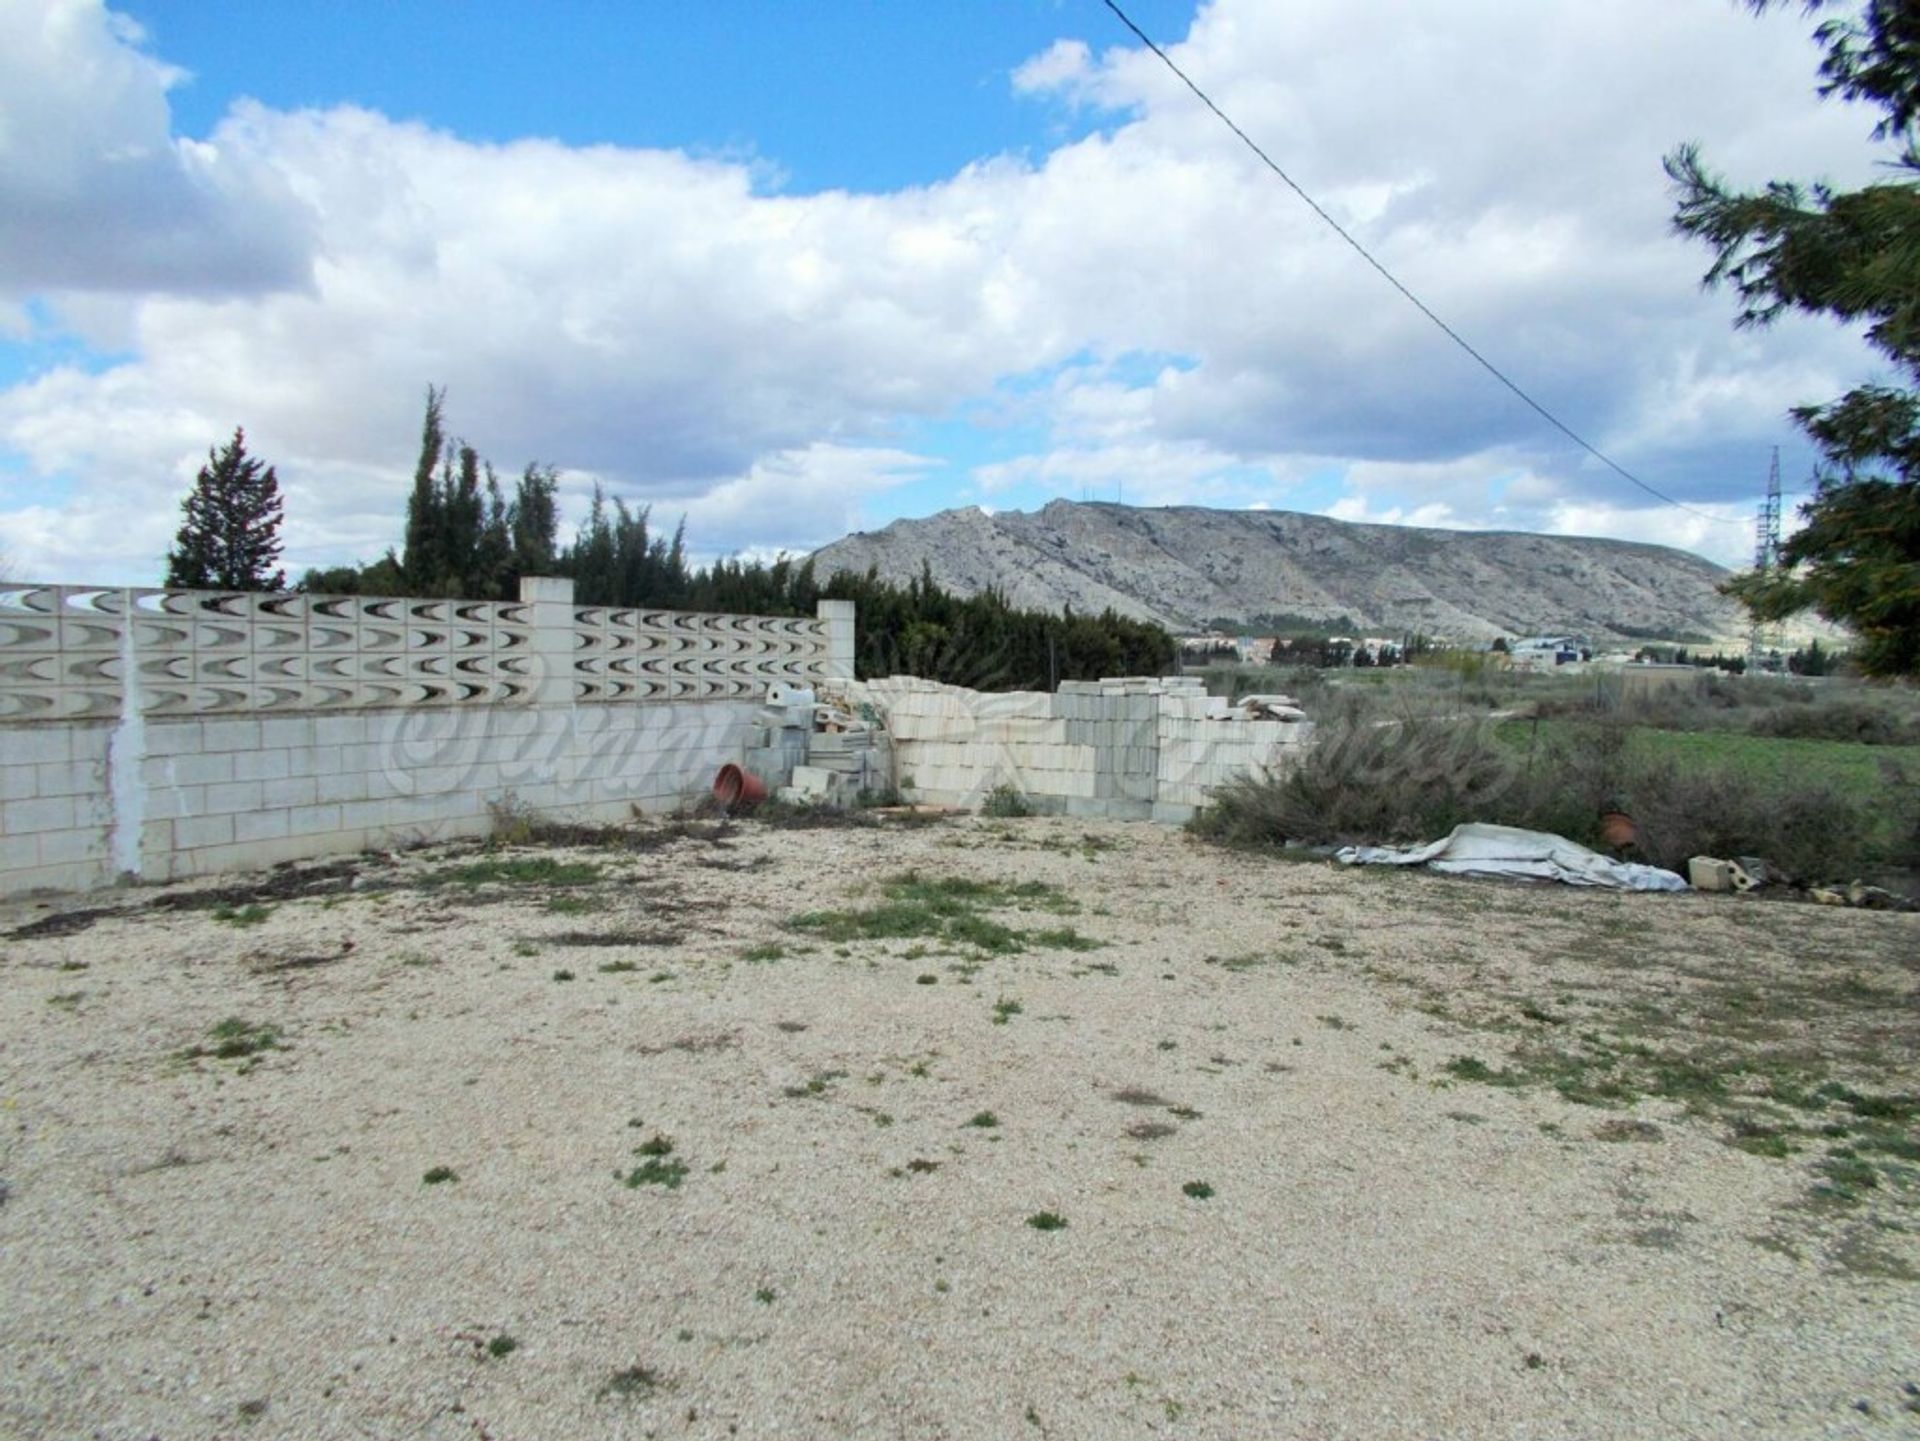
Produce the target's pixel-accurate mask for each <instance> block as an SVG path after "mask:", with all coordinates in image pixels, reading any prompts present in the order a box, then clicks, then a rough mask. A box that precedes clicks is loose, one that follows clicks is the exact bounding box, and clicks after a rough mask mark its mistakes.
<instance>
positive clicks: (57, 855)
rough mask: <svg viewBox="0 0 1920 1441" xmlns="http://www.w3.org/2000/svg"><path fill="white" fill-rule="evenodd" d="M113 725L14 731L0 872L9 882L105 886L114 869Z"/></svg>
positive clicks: (24, 886)
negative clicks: (110, 828)
mask: <svg viewBox="0 0 1920 1441" xmlns="http://www.w3.org/2000/svg"><path fill="white" fill-rule="evenodd" d="M111 734H112V732H111V729H110V728H109V727H107V726H104V725H100V724H91V725H42V726H32V727H23V728H20V729H18V730H9V731H8V732H7V733H6V736H5V738H4V742H0V743H3V744H4V745H5V747H6V750H5V759H4V762H0V879H4V882H5V885H6V887H7V888H8V889H14V890H28V889H33V888H35V887H41V886H51V887H60V888H63V889H64V888H79V887H83V886H92V885H98V884H100V883H101V882H102V881H103V880H106V879H108V878H109V877H111V875H112V874H113V870H112V857H111V852H110V849H109V846H110V835H109V832H108V822H109V821H110V819H111V808H110V806H109V804H108V802H107V797H106V777H107V767H108V747H109V743H110V739H111Z"/></svg>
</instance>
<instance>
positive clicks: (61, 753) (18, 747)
mask: <svg viewBox="0 0 1920 1441" xmlns="http://www.w3.org/2000/svg"><path fill="white" fill-rule="evenodd" d="M73 734H74V728H73V727H72V726H70V725H26V726H9V727H7V729H6V730H5V731H4V732H0V754H4V755H5V757H6V763H7V764H8V765H10V766H14V765H56V764H64V763H65V762H67V761H70V760H72V759H73Z"/></svg>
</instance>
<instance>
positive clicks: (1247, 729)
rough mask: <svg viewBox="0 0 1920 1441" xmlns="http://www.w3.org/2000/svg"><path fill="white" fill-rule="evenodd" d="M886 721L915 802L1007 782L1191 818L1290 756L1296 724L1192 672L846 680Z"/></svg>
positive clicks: (1111, 810) (1080, 800)
mask: <svg viewBox="0 0 1920 1441" xmlns="http://www.w3.org/2000/svg"><path fill="white" fill-rule="evenodd" d="M851 691H852V693H853V694H854V696H855V697H857V698H858V699H860V700H863V701H866V702H867V703H869V704H871V705H872V706H873V707H874V708H875V709H876V710H878V711H879V712H880V713H881V714H882V715H883V716H884V717H885V719H886V724H887V729H888V731H889V732H890V733H891V735H892V740H893V764H894V768H895V770H896V772H897V775H896V781H897V783H898V784H899V785H900V787H901V789H902V792H903V794H906V795H908V796H909V797H910V798H912V799H914V800H921V801H928V802H932V803H935V804H941V805H966V806H976V805H978V804H979V803H980V802H981V801H982V800H984V799H985V797H986V796H987V794H988V793H989V792H991V791H992V790H993V789H994V788H995V787H997V786H1003V785H1004V786H1011V787H1012V788H1013V789H1015V790H1017V791H1019V792H1020V793H1021V794H1022V795H1023V796H1025V797H1026V798H1027V799H1028V801H1030V802H1032V803H1033V804H1034V805H1035V806H1036V808H1038V809H1041V810H1053V811H1059V812H1063V813H1065V814H1067V815H1080V816H1094V817H1109V818H1114V819H1122V820H1146V819H1153V820H1160V821H1171V822H1175V823H1179V822H1184V821H1186V820H1187V819H1189V818H1190V817H1191V816H1192V815H1193V813H1194V811H1195V810H1197V809H1198V808H1199V807H1200V806H1202V805H1204V804H1205V803H1206V801H1207V797H1208V795H1209V794H1210V793H1211V792H1212V790H1213V789H1214V788H1215V787H1216V786H1219V785H1223V784H1225V783H1226V782H1227V781H1230V780H1233V779H1235V778H1236V777H1239V776H1244V775H1248V774H1252V773H1256V772H1261V771H1264V772H1268V773H1273V772H1276V771H1278V770H1281V769H1283V768H1285V767H1286V766H1289V765H1291V764H1293V761H1294V758H1295V757H1296V756H1297V755H1298V754H1299V751H1300V748H1301V747H1303V746H1304V745H1305V744H1306V743H1307V741H1308V739H1309V737H1310V736H1311V734H1312V730H1313V728H1312V726H1311V725H1308V724H1305V723H1302V722H1282V721H1268V720H1251V719H1246V718H1245V717H1243V716H1242V715H1241V714H1240V713H1238V712H1236V711H1234V710H1233V709H1232V708H1231V707H1229V706H1228V705H1227V704H1226V703H1225V702H1224V701H1220V700H1218V699H1214V698H1211V697H1209V696H1208V695H1207V694H1206V693H1205V690H1204V689H1203V687H1202V685H1201V682H1200V681H1198V680H1197V679H1182V678H1177V677H1174V678H1139V677H1133V678H1125V679H1115V680H1100V681H1067V682H1064V683H1063V684H1062V685H1061V687H1060V689H1059V691H1058V692H1057V693H1056V694H1052V695H1048V694H1045V693H1043V692H1035V691H1018V692H1013V693H1010V694H988V693H985V692H980V691H971V690H965V689H962V688H960V687H958V686H946V685H940V684H937V683H935V682H933V681H925V680H919V679H915V678H913V677H907V676H894V677H890V678H888V679H886V680H876V681H868V682H864V683H862V684H860V685H857V686H854V687H852V688H851Z"/></svg>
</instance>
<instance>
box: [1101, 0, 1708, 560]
mask: <svg viewBox="0 0 1920 1441" xmlns="http://www.w3.org/2000/svg"><path fill="white" fill-rule="evenodd" d="M1101 3H1102V4H1104V5H1105V6H1106V7H1107V9H1109V10H1111V11H1112V12H1113V13H1114V14H1115V15H1116V16H1117V17H1119V20H1120V23H1121V24H1122V25H1124V26H1126V27H1127V29H1129V30H1131V31H1132V32H1133V33H1134V34H1135V35H1136V36H1137V37H1139V40H1140V43H1141V44H1142V45H1145V46H1146V47H1147V49H1149V50H1151V51H1152V52H1153V53H1154V54H1155V55H1157V56H1158V57H1159V58H1160V63H1161V64H1162V65H1165V66H1166V67H1167V69H1169V70H1171V71H1172V72H1173V73H1174V74H1175V75H1177V76H1179V77H1180V83H1181V84H1183V85H1185V86H1186V87H1187V89H1189V90H1191V91H1192V92H1193V93H1194V94H1195V95H1196V96H1198V97H1199V99H1200V103H1201V104H1202V105H1204V106H1206V107H1207V109H1209V110H1211V111H1212V112H1213V113H1214V115H1215V116H1217V117H1218V118H1219V121H1220V123H1221V124H1222V125H1224V126H1226V127H1227V129H1229V130H1231V131H1232V132H1233V133H1234V134H1235V135H1236V136H1238V137H1239V139H1240V143H1241V144H1243V145H1245V146H1246V147H1247V149H1249V150H1251V151H1252V152H1253V153H1254V154H1255V155H1257V156H1259V158H1260V161H1261V163H1262V164H1263V165H1265V166H1266V167H1267V169H1269V170H1271V171H1272V172H1273V173H1274V174H1275V175H1278V176H1279V177H1280V178H1281V180H1283V181H1285V182H1286V185H1287V188H1288V189H1289V190H1291V191H1292V192H1293V193H1294V194H1295V195H1297V196H1299V197H1300V198H1301V199H1302V200H1304V201H1305V202H1306V204H1307V208H1308V209H1309V210H1311V211H1312V212H1313V213H1314V214H1315V215H1317V216H1319V217H1320V219H1321V220H1323V221H1325V222H1326V224H1327V228H1328V229H1330V230H1331V231H1333V233H1334V234H1335V235H1337V236H1339V237H1340V238H1341V239H1342V240H1344V241H1346V242H1347V244H1348V245H1349V246H1351V247H1352V248H1353V251H1354V253H1355V254H1357V255H1358V256H1359V257H1360V258H1361V259H1362V260H1364V261H1366V262H1367V264H1368V265H1371V266H1372V267H1373V268H1374V269H1375V270H1376V271H1378V272H1379V273H1380V276H1381V278H1382V279H1383V280H1385V281H1386V282H1387V284H1389V285H1391V286H1392V287H1393V288H1394V289H1395V290H1397V291H1399V292H1400V294H1401V295H1402V296H1404V297H1405V298H1406V300H1407V302H1408V303H1409V304H1411V305H1412V306H1413V308H1414V309H1415V310H1418V311H1419V312H1420V313H1421V314H1422V315H1424V316H1426V318H1427V319H1428V320H1431V321H1432V322H1433V323H1434V324H1435V325H1436V326H1438V327H1439V328H1440V330H1441V331H1442V332H1443V333H1444V334H1445V335H1446V337H1447V338H1448V339H1449V340H1451V341H1452V342H1453V343H1454V344H1455V345H1457V346H1459V347H1460V348H1461V349H1462V350H1464V351H1465V352H1466V353H1467V354H1468V355H1470V356H1472V357H1473V358H1474V360H1475V361H1477V362H1478V363H1479V365H1480V368H1481V369H1482V370H1484V371H1486V372H1487V374H1489V375H1491V376H1492V377H1493V378H1494V379H1495V380H1497V381H1499V382H1500V383H1501V384H1502V385H1504V386H1506V388H1507V389H1508V390H1511V391H1512V392H1513V393H1514V394H1515V395H1517V396H1519V397H1520V399H1521V400H1522V401H1523V402H1524V403H1525V404H1526V405H1527V406H1528V408H1529V409H1531V410H1532V411H1534V413H1535V414H1537V415H1538V416H1539V417H1540V418H1541V419H1542V420H1544V421H1546V422H1547V424H1548V425H1551V426H1552V427H1553V428H1554V429H1555V430H1557V431H1559V432H1560V433H1561V434H1562V435H1564V436H1566V437H1567V439H1568V440H1571V441H1572V442H1573V443H1574V444H1575V445H1577V446H1579V447H1580V448H1581V449H1582V450H1584V451H1586V453H1587V454H1588V455H1591V456H1592V457H1593V458H1594V459H1595V460H1597V461H1599V462H1600V463H1601V464H1602V465H1604V466H1606V467H1607V469H1609V470H1611V471H1612V472H1613V473H1614V474H1616V475H1618V476H1619V477H1620V478H1621V479H1622V480H1626V481H1629V482H1631V483H1632V484H1634V485H1637V486H1639V487H1640V489H1642V490H1644V491H1645V492H1646V493H1647V494H1648V495H1650V496H1652V497H1653V498H1654V499H1655V500H1658V501H1663V502H1665V503H1666V504H1667V505H1670V506H1673V507H1674V508H1675V509H1676V510H1684V511H1686V512H1687V513H1688V514H1689V515H1697V516H1699V517H1700V518H1701V519H1702V520H1708V521H1712V522H1713V523H1714V524H1716V525H1740V524H1744V523H1743V522H1740V521H1735V520H1731V519H1729V518H1728V517H1726V516H1720V515H1713V514H1711V513H1710V512H1708V511H1704V510H1700V509H1698V508H1697V507H1695V506H1691V505H1688V504H1687V503H1686V502H1685V501H1683V500H1675V499H1674V498H1673V497H1672V496H1670V495H1668V494H1667V493H1666V492H1665V491H1662V490H1657V489H1655V488H1654V487H1653V486H1651V485H1648V484H1647V482H1646V481H1644V480H1642V479H1641V478H1640V477H1639V476H1637V475H1635V474H1634V473H1633V472H1632V471H1630V470H1628V469H1627V468H1626V467H1625V466H1624V465H1621V464H1620V463H1619V462H1618V461H1616V460H1614V459H1613V458H1612V457H1611V456H1609V455H1607V454H1606V453H1605V452H1603V451H1602V450H1601V449H1600V448H1599V447H1598V446H1596V445H1594V444H1593V443H1592V442H1590V441H1589V440H1587V439H1586V437H1585V436H1583V435H1581V434H1580V433H1579V432H1578V431H1577V430H1575V429H1574V428H1573V427H1572V426H1570V425H1568V424H1567V423H1566V422H1565V421H1564V420H1562V419H1561V418H1560V417H1559V416H1557V415H1555V414H1554V413H1553V412H1552V411H1551V410H1548V409H1547V408H1546V406H1544V405H1542V404H1541V403H1540V402H1539V401H1537V400H1535V399H1534V398H1533V397H1532V396H1531V395H1529V394H1528V393H1527V392H1526V390H1525V389H1524V388H1523V387H1522V386H1521V385H1520V383H1519V382H1518V381H1516V380H1514V379H1513V378H1512V377H1511V376H1509V375H1508V374H1507V373H1506V372H1505V371H1504V370H1502V369H1501V368H1500V367H1499V366H1497V365H1495V364H1494V363H1493V362H1492V361H1491V360H1489V359H1487V357H1486V356H1484V355H1482V354H1481V353H1480V352H1479V351H1478V350H1476V349H1475V348H1474V347H1473V345H1472V343H1471V342H1469V341H1468V340H1467V338H1466V337H1465V336H1463V335H1462V334H1461V333H1460V332H1459V331H1457V330H1455V329H1454V328H1453V327H1452V326H1451V325H1449V324H1447V322H1446V321H1444V320H1442V319H1441V318H1440V317H1439V316H1438V315H1436V314H1435V313H1434V312H1433V309H1432V308H1431V307H1430V306H1429V305H1428V304H1427V303H1426V302H1425V301H1424V300H1422V299H1421V298H1420V297H1419V296H1417V295H1415V294H1414V293H1413V292H1412V291H1411V290H1409V289H1408V288H1407V287H1406V286H1405V285H1403V284H1402V283H1401V281H1400V278H1399V277H1398V276H1396V275H1395V274H1394V273H1393V272H1392V271H1391V270H1389V269H1387V267H1386V266H1385V265H1383V264H1381V262H1380V261H1378V260H1376V259H1375V258H1374V256H1373V253H1372V252H1371V251H1369V250H1368V249H1367V247H1366V246H1364V245H1362V244H1361V243H1360V242H1359V241H1358V240H1356V239H1355V238H1354V237H1353V235H1352V234H1351V233H1349V232H1348V230H1347V229H1346V227H1345V226H1343V225H1341V223H1340V222H1339V221H1337V220H1335V219H1334V218H1333V217H1332V216H1331V215H1329V214H1327V212H1326V210H1325V209H1323V208H1322V207H1321V205H1320V202H1319V201H1317V200H1315V199H1314V198H1313V197H1312V196H1311V195H1309V194H1307V192H1306V191H1305V190H1303V189H1301V188H1300V184H1299V182H1298V181H1296V180H1295V179H1294V178H1293V177H1292V176H1291V175H1289V174H1287V172H1286V171H1285V170H1283V169H1281V168H1280V165H1279V163H1278V162H1277V161H1275V160H1274V158H1273V157H1272V156H1271V155H1269V154H1267V152H1266V151H1265V150H1263V149H1261V148H1260V145H1259V143H1258V142H1256V141H1255V140H1254V138H1253V137H1252V136H1251V135H1249V134H1247V132H1246V131H1244V130H1242V129H1241V128H1240V127H1239V126H1238V125H1236V124H1235V123H1234V121H1233V117H1232V116H1230V115H1228V114H1227V112H1226V111H1224V110H1222V109H1221V108H1220V107H1219V106H1218V105H1216V104H1214V103H1213V98H1212V97H1211V96H1210V95H1208V94H1207V92H1206V91H1204V90H1202V89H1201V88H1200V87H1199V86H1198V85H1196V84H1195V83H1194V82H1193V79H1192V77H1191V76H1189V75H1188V74H1187V72H1186V71H1184V70H1182V69H1181V68H1180V67H1179V66H1178V65H1176V64H1174V62H1173V57H1172V56H1170V55H1168V54H1167V52H1166V51H1164V50H1162V49H1161V48H1160V47H1159V45H1157V44H1155V43H1154V39H1153V37H1152V36H1151V35H1149V34H1147V32H1146V31H1144V30H1142V29H1141V28H1140V27H1139V26H1138V25H1136V24H1135V23H1134V22H1133V17H1132V16H1130V15H1128V14H1127V12H1126V11H1124V10H1122V9H1121V8H1120V7H1119V5H1118V4H1116V3H1115V0H1101Z"/></svg>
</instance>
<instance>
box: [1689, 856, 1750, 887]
mask: <svg viewBox="0 0 1920 1441" xmlns="http://www.w3.org/2000/svg"><path fill="white" fill-rule="evenodd" d="M1687 881H1688V883H1689V884H1690V885H1692V887H1693V888H1694V889H1695V890H1696V891H1739V892H1741V893H1742V894H1745V893H1746V892H1747V891H1750V890H1752V889H1754V887H1756V886H1758V885H1759V884H1760V882H1759V881H1758V880H1756V879H1754V877H1753V875H1752V874H1751V873H1749V872H1748V871H1747V870H1746V869H1745V868H1744V867H1742V866H1741V865H1740V863H1739V862H1738V861H1723V860H1720V859H1719V858H1718V857H1715V856H1695V857H1694V858H1693V859H1692V860H1690V861H1688V862H1687Z"/></svg>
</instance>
